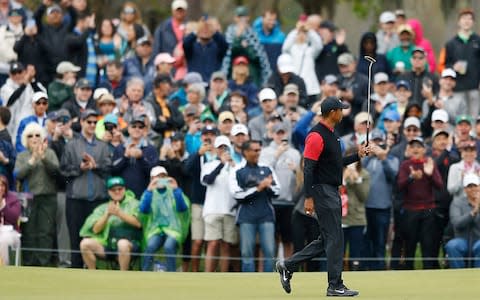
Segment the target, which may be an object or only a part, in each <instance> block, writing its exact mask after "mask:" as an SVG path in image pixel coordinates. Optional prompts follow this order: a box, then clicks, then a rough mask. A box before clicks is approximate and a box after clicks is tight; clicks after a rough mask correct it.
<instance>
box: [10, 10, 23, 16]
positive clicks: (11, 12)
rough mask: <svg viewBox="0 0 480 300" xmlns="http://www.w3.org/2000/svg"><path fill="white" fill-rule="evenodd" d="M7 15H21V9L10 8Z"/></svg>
mask: <svg viewBox="0 0 480 300" xmlns="http://www.w3.org/2000/svg"><path fill="white" fill-rule="evenodd" d="M8 16H9V17H23V11H22V10H21V9H20V8H14V9H11V10H10V12H9V13H8Z"/></svg>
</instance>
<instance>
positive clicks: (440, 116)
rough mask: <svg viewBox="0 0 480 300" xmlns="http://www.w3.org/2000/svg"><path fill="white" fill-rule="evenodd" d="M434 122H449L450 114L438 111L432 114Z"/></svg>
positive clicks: (441, 110)
mask: <svg viewBox="0 0 480 300" xmlns="http://www.w3.org/2000/svg"><path fill="white" fill-rule="evenodd" d="M432 121H433V122H435V121H442V122H443V123H447V122H448V113H447V111H446V110H444V109H436V110H434V111H433V113H432Z"/></svg>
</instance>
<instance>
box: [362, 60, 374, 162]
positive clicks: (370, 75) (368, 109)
mask: <svg viewBox="0 0 480 300" xmlns="http://www.w3.org/2000/svg"><path fill="white" fill-rule="evenodd" d="M364 58H365V59H366V60H368V61H369V62H370V64H369V66H368V98H367V113H368V119H367V141H366V144H365V147H367V146H368V140H369V137H368V136H369V133H370V93H371V82H372V66H373V64H374V63H376V62H377V61H376V60H375V58H373V57H371V56H368V55H365V56H364ZM367 155H368V154H367Z"/></svg>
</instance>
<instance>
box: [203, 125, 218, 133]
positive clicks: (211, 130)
mask: <svg viewBox="0 0 480 300" xmlns="http://www.w3.org/2000/svg"><path fill="white" fill-rule="evenodd" d="M217 132H218V131H217V128H215V127H213V126H210V125H207V126H205V127H203V129H202V134H207V133H213V134H215V135H216V134H217Z"/></svg>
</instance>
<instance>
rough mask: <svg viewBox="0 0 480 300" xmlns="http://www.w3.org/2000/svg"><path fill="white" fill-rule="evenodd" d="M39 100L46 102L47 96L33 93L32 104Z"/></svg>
mask: <svg viewBox="0 0 480 300" xmlns="http://www.w3.org/2000/svg"><path fill="white" fill-rule="evenodd" d="M41 99H45V100H47V101H48V95H47V93H45V92H35V93H34V94H33V96H32V103H36V102H38V101H40V100H41Z"/></svg>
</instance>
